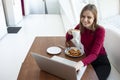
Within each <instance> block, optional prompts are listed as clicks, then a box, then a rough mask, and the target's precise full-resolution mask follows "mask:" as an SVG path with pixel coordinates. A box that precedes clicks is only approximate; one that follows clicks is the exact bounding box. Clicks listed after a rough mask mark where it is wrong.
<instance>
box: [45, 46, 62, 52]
mask: <svg viewBox="0 0 120 80" xmlns="http://www.w3.org/2000/svg"><path fill="white" fill-rule="evenodd" d="M47 52H48V53H49V54H59V53H60V52H61V48H59V47H57V46H52V47H49V48H47Z"/></svg>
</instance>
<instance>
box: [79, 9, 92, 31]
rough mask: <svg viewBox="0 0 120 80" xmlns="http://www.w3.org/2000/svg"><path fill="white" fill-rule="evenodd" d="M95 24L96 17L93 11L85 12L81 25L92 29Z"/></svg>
mask: <svg viewBox="0 0 120 80" xmlns="http://www.w3.org/2000/svg"><path fill="white" fill-rule="evenodd" d="M93 22H94V15H93V13H92V12H91V11H89V10H86V11H84V12H83V14H82V16H81V23H82V25H83V26H84V27H86V28H88V29H90V28H91V25H92V24H93Z"/></svg>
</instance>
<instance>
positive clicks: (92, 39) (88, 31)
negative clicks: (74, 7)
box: [66, 4, 111, 80]
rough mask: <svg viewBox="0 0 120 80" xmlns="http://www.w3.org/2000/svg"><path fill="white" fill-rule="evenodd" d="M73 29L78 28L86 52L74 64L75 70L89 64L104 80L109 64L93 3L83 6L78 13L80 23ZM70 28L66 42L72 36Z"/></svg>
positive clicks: (102, 32)
mask: <svg viewBox="0 0 120 80" xmlns="http://www.w3.org/2000/svg"><path fill="white" fill-rule="evenodd" d="M75 29H77V30H80V36H81V43H82V44H83V46H84V51H85V54H86V57H85V58H84V59H82V60H81V61H79V62H78V63H77V64H76V66H75V68H76V70H79V69H80V68H81V67H82V66H85V65H88V64H91V65H92V66H93V68H94V70H95V72H96V74H97V76H98V78H99V80H106V79H107V77H108V76H109V73H110V70H111V66H110V62H109V60H108V57H107V53H106V50H105V48H104V46H103V43H104V37H105V29H104V28H103V27H102V26H100V25H98V24H97V9H96V6H95V5H93V4H88V5H86V6H85V7H84V8H83V10H82V12H81V15H80V23H79V24H78V25H77V26H76V27H75ZM72 30H73V29H70V30H68V32H67V33H66V42H67V41H70V40H71V39H72V38H73V35H72Z"/></svg>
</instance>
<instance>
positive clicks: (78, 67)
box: [75, 61, 84, 71]
mask: <svg viewBox="0 0 120 80" xmlns="http://www.w3.org/2000/svg"><path fill="white" fill-rule="evenodd" d="M83 66H84V64H83V62H82V61H79V62H77V64H76V65H75V68H76V71H79V70H80V69H81V68H82V67H83Z"/></svg>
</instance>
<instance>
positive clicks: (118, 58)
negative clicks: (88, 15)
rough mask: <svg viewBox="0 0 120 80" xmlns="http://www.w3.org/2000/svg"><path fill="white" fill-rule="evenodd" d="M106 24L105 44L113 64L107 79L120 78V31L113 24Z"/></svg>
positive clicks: (117, 79) (115, 79) (116, 79)
mask: <svg viewBox="0 0 120 80" xmlns="http://www.w3.org/2000/svg"><path fill="white" fill-rule="evenodd" d="M104 26H106V27H105V29H106V34H105V43H104V46H105V48H106V50H107V54H108V58H109V60H110V62H111V66H112V68H111V73H110V75H109V77H108V79H107V80H120V31H119V29H117V28H115V27H113V26H112V25H104Z"/></svg>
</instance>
